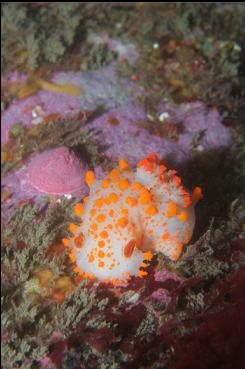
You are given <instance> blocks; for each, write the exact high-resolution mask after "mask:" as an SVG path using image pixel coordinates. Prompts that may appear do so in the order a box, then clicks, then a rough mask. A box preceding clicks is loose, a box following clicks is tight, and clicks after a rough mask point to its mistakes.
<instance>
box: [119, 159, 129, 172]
mask: <svg viewBox="0 0 245 369" xmlns="http://www.w3.org/2000/svg"><path fill="white" fill-rule="evenodd" d="M128 167H129V164H128V162H127V161H126V160H124V159H121V160H119V168H120V169H122V170H123V169H126V168H128Z"/></svg>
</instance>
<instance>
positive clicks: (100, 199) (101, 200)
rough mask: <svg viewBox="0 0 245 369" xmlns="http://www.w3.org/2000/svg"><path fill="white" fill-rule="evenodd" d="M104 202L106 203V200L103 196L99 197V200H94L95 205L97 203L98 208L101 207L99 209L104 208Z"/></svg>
mask: <svg viewBox="0 0 245 369" xmlns="http://www.w3.org/2000/svg"><path fill="white" fill-rule="evenodd" d="M103 203H104V201H103V198H102V197H100V198H99V199H97V200H95V201H94V205H95V206H96V207H97V208H99V209H101V208H102V206H103Z"/></svg>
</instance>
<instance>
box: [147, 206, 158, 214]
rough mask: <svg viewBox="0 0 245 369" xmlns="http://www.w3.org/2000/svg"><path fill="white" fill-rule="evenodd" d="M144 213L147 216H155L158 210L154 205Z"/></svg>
mask: <svg viewBox="0 0 245 369" xmlns="http://www.w3.org/2000/svg"><path fill="white" fill-rule="evenodd" d="M145 212H146V214H149V215H155V214H157V213H158V209H157V207H156V206H155V205H150V206H149V207H148V208H147V209H146V211H145Z"/></svg>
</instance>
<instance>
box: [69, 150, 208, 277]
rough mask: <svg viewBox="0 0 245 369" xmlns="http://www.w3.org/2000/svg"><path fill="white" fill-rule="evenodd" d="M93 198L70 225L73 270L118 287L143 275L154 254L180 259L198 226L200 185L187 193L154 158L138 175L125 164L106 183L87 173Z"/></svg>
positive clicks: (78, 207)
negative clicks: (196, 223)
mask: <svg viewBox="0 0 245 369" xmlns="http://www.w3.org/2000/svg"><path fill="white" fill-rule="evenodd" d="M86 182H87V183H88V185H89V186H90V194H89V197H86V198H85V199H84V202H83V204H82V203H79V204H77V205H76V206H75V213H76V215H77V216H78V217H81V221H82V222H81V223H80V224H71V225H70V230H71V232H72V233H73V237H72V238H71V239H65V240H64V244H65V245H67V246H68V247H69V248H70V258H71V260H72V262H75V263H76V267H75V271H76V272H78V273H80V274H82V275H83V276H85V277H89V278H97V279H98V280H99V281H105V282H112V283H114V284H120V283H122V282H126V281H127V280H129V279H130V278H131V276H140V277H144V276H145V275H147V274H148V273H147V271H146V269H147V266H148V265H149V262H150V260H151V259H152V258H153V253H154V252H161V253H163V254H164V255H166V256H167V257H168V258H170V259H171V260H174V261H177V260H178V259H179V257H180V256H181V254H182V251H183V245H184V244H186V243H188V242H189V240H190V238H191V236H192V232H193V228H194V225H195V213H194V206H195V203H196V202H197V200H199V199H200V198H201V196H202V194H201V189H200V187H196V188H195V189H194V191H193V193H192V194H190V192H189V191H187V190H186V189H185V188H184V187H183V185H182V183H181V179H180V177H178V176H177V175H176V171H174V170H167V168H166V167H165V166H164V165H162V164H161V163H159V160H158V158H157V156H156V154H151V155H149V156H148V157H147V158H145V159H144V160H142V161H141V162H139V163H138V165H137V169H136V172H134V171H132V170H131V168H130V166H129V164H128V163H127V162H126V161H125V160H123V159H122V160H120V161H119V167H118V168H115V169H113V170H112V171H111V172H110V173H109V174H108V175H107V176H106V178H105V179H104V180H100V181H98V180H96V178H95V175H94V172H92V171H88V172H87V174H86Z"/></svg>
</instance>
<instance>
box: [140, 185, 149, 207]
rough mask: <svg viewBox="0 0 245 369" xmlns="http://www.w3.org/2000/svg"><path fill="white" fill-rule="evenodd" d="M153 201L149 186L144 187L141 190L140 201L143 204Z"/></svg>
mask: <svg viewBox="0 0 245 369" xmlns="http://www.w3.org/2000/svg"><path fill="white" fill-rule="evenodd" d="M150 201H151V194H150V192H149V191H148V190H147V188H145V187H144V188H142V190H141V191H140V198H139V203H140V204H142V205H147V204H149V202H150Z"/></svg>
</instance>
